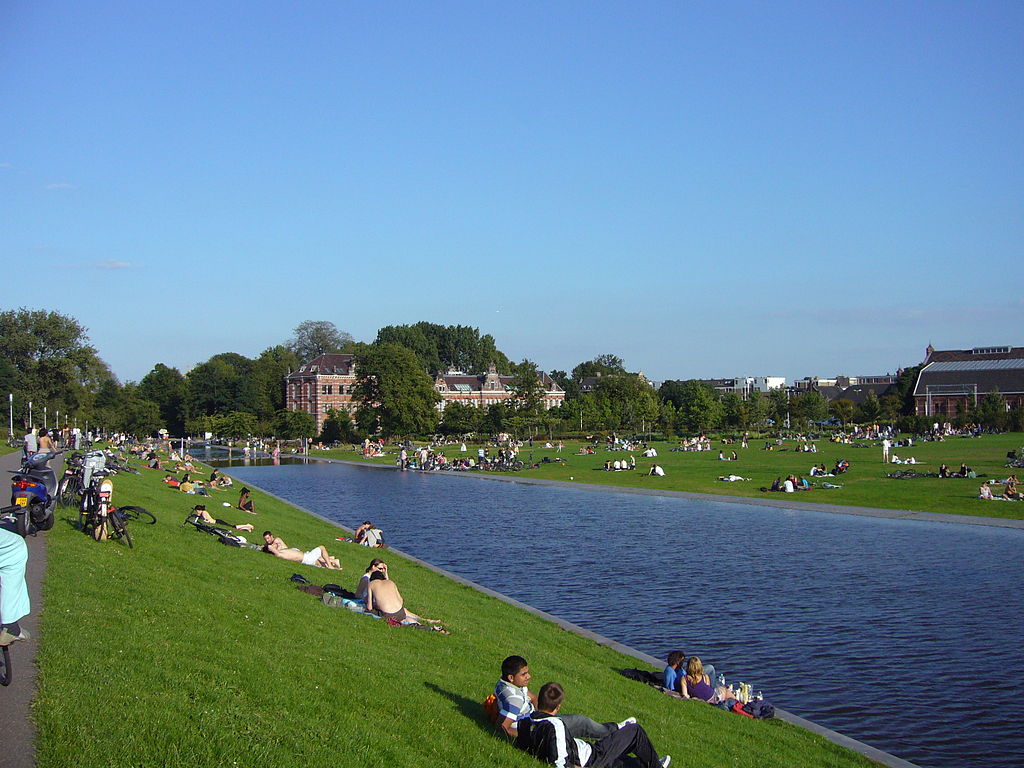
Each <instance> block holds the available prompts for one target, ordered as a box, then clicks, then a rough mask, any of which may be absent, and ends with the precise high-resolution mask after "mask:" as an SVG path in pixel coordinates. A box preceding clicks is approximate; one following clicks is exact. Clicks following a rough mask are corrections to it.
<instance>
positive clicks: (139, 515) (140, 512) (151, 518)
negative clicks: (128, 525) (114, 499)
mask: <svg viewBox="0 0 1024 768" xmlns="http://www.w3.org/2000/svg"><path fill="white" fill-rule="evenodd" d="M117 511H118V512H120V513H121V516H122V517H124V518H125V519H126V520H138V521H139V522H142V523H145V524H146V525H154V524H155V523H156V515H154V514H153V513H152V512H150V511H149V510H148V509H146V508H144V507H118V508H117Z"/></svg>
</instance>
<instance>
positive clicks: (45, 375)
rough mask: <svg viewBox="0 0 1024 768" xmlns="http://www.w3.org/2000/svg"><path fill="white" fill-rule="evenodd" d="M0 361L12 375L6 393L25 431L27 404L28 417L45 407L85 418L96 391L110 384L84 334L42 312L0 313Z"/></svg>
mask: <svg viewBox="0 0 1024 768" xmlns="http://www.w3.org/2000/svg"><path fill="white" fill-rule="evenodd" d="M0 358H3V359H4V360H6V361H7V362H8V363H9V364H10V366H11V368H13V370H14V375H13V377H11V378H12V379H13V386H12V387H11V388H10V389H9V390H8V391H9V392H11V393H12V394H13V395H14V405H15V409H16V412H17V413H18V415H19V417H20V418H21V420H22V422H23V424H25V425H27V422H28V403H29V401H31V402H32V403H33V405H34V408H33V414H35V413H38V414H40V415H41V414H42V413H43V408H44V407H46V408H47V409H48V410H49V412H56V411H61V412H62V413H64V414H69V415H70V414H81V415H82V417H83V418H88V416H89V415H90V409H91V407H92V405H93V399H94V397H95V394H96V392H97V390H98V389H99V387H100V386H101V385H102V384H103V383H104V382H106V381H108V380H114V376H113V374H112V373H111V372H110V370H109V368H108V367H107V365H106V363H104V362H103V361H102V360H101V359H100V357H99V355H98V354H97V353H96V349H95V348H94V347H93V346H92V345H91V344H90V343H89V337H88V335H87V333H86V329H85V328H84V327H83V326H82V325H81V324H79V322H78V321H77V320H75V319H74V318H72V317H68V316H66V315H62V314H60V313H58V312H51V311H47V310H43V309H35V310H33V309H25V308H24V307H23V308H21V309H17V310H9V311H6V312H0ZM8 375H9V376H10V372H8ZM35 421H36V422H37V423H41V422H42V419H41V418H36V419H35Z"/></svg>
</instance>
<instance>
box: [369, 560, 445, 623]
mask: <svg viewBox="0 0 1024 768" xmlns="http://www.w3.org/2000/svg"><path fill="white" fill-rule="evenodd" d="M365 606H366V610H367V611H369V612H370V613H376V614H377V615H378V616H380V617H381V618H382V619H390V620H392V621H397V622H399V623H402V624H419V625H421V626H422V624H423V622H427V623H428V624H433V625H434V626H433V627H424V629H433V630H436V631H438V632H444V633H445V634H447V633H448V631H447V630H446V629H445V628H444V627H442V626H441V620H440V619H428V618H425V617H423V616H417V615H416V614H415V613H413V612H412V611H410V610H408V609H406V607H405V600H403V599H402V593H401V592H399V591H398V585H397V584H395V582H393V581H392V580H391V579H389V578H388V577H387V576H385V575H384V573H383V572H382V571H380V570H376V571H374V572H373V573H371V574H370V583H369V584H368V585H367V587H366V602H365Z"/></svg>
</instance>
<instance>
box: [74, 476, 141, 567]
mask: <svg viewBox="0 0 1024 768" xmlns="http://www.w3.org/2000/svg"><path fill="white" fill-rule="evenodd" d="M109 474H110V472H109V470H106V469H102V470H95V471H94V472H93V473H92V482H91V484H90V485H89V487H88V488H86V489H85V490H84V491H83V492H82V501H81V503H80V504H79V507H78V526H79V528H80V529H81V530H82V531H83V532H85V533H88V534H89V535H90V536H92V537H93V539H95V540H96V541H105V540H107V539H114V540H121V541H123V542H124V543H125V544H127V545H128V547H129V549H131V548H134V542H133V541H132V534H131V532H130V531H129V530H128V523H130V522H131V521H133V520H141V521H142V522H144V523H148V524H149V525H153V524H154V523H156V517H155V516H154V515H153V514H152V513H151V512H149V511H148V510H147V509H145V508H144V507H137V506H124V507H117V506H114V504H113V501H112V498H113V495H114V483H113V481H112V480H111V479H110V477H109Z"/></svg>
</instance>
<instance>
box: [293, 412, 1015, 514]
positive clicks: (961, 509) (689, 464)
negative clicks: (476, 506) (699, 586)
mask: <svg viewBox="0 0 1024 768" xmlns="http://www.w3.org/2000/svg"><path fill="white" fill-rule="evenodd" d="M764 442H765V441H764V440H757V441H752V442H751V443H750V447H749V448H746V449H743V448H741V447H740V444H739V443H738V442H737V443H735V444H732V445H722V444H721V443H720V442H713V443H712V450H711V451H700V452H673V451H671V450H670V449H671V448H672V447H673V446H674V445H676V443H674V442H672V443H669V442H657V443H653V444H652V445H653V446H654V448H655V449H656V450H657V451H658V457H657V459H656V461H657V462H658V464H659V465H661V467H662V468H663V469H664V470H665V477H647V476H645V473H646V471H647V470H649V469H650V467H651V464H652V463H653V461H655V460H654V459H645V458H643V457H641V456H640V455H639V453H636V452H634V454H633V455H634V456H635V457H636V463H637V469H636V470H635V471H631V472H605V471H603V467H604V463H605V461H606V460H609V459H611V460H615V459H623V458H626V459H628V457H629V454H628V453H624V452H622V451H606V450H604V448H599V449H598V451H597V453H596V454H594V455H584V456H581V455H578V454H577V451H578V449H579V448H580V445H581V443H579V442H567V443H566V444H565V448H564V449H563V450H562V452H561V453H556V452H555V450H553V449H545V448H543V447H542V446H543V445H544V441H543V440H541V441H535V442H534V447H533V448H530V447H528V446H524V447H523V449H522V450H521V451H520V454H519V455H520V458H522V459H523V460H524V461H526V462H527V463H529V462H530V458H531V455H532V457H533V461H534V462H541V461H542V459H543V458H544V457H549V458H555V457H556V456H557V457H561V458H562V459H564V460H565V464H564V465H563V464H558V463H552V464H540V466H539V467H537V468H536V469H526V470H523V471H522V472H519V473H516V474H518V475H521V476H523V477H536V478H540V479H545V480H562V481H572V482H578V483H597V484H601V485H609V486H616V487H625V488H658V489H662V490H669V491H687V492H691V493H713V494H722V495H727V496H746V497H753V498H771V499H778V498H779V496H780V494H775V493H772V494H765V493H762V492H761V491H760V490H759V489H760V488H761V487H770V486H771V484H772V481H773V480H775V479H776V478H777V477H782V478H783V479H785V477H786V475H788V474H791V473H792V474H795V475H804V476H805V477H807V478H808V480H810V481H811V482H818V483H820V480H821V479H820V478H812V477H809V473H810V469H811V465H812V464H825V466H826V468H828V469H829V470H830V471H831V469H832V467H833V466H835V463H836V461H837V460H839V459H846V460H847V461H849V462H850V469H849V471H848V472H846V473H845V474H843V475H841V476H839V477H835V478H824V479H825V480H826V481H828V482H830V483H834V484H836V485H842V488H834V489H823V488H820V487H819V488H814V489H812V490H810V491H803V492H800V493H797V494H793V495H789V496H787V498H791V499H795V500H796V501H810V502H816V503H821V504H838V505H846V506H861V507H879V508H882V509H900V510H913V511H920V512H938V513H946V514H958V515H973V516H979V517H1003V518H1010V519H1018V520H1019V519H1024V503H1022V502H1005V501H981V500H980V499H978V498H977V496H978V486H979V485H980V484H981V483H982V482H984V481H985V480H987V479H992V478H999V479H1001V478H1005V477H1006V476H1007V474H1008V473H1009V472H1011V470H1009V469H1006V467H1005V464H1006V454H1007V452H1008V451H1010V450H1017V451H1019V450H1020V448H1021V446H1022V445H1024V434H1022V433H1020V432H1015V433H1008V434H1003V435H984V436H982V437H979V438H962V437H952V438H948V439H947V440H944V441H943V442H927V443H924V442H922V443H916V444H915V445H914V446H912V447H910V448H894V449H893V451H892V452H893V453H895V454H897V455H899V456H900V457H901V458H908V457H910V456H913V457H914V458H916V459H917V460H918V461H919V462H921V463H919V464H916V465H893V464H883V463H882V449H881V447H880V446H876V445H875V444H871V445H870V446H869V447H859V446H857V445H848V444H843V443H831V442H827V441H817V442H816V443H815V444H816V445H817V447H818V452H817V453H801V452H798V451H796V450H795V449H796V447H797V445H798V443H796V442H795V441H792V440H789V441H785V443H784V445H783V446H782V447H783V448H785V449H786V450H773V451H766V450H764V448H763V446H764ZM773 442H774V441H773ZM467 447H468V448H469V452H471V453H473V454H475V452H476V446H467ZM719 449H721V450H722V451H723V452H724V454H725V455H726V456H729V455H730V453H731V452H732V451H736V454H737V456H738V460H737V461H719V459H718V451H719ZM393 450H397V449H393ZM443 451H444V452H445V453H446V454H447V455H448V456H449V457H456V456H461V455H464V454H462V453H461V451H460V450H459V446H458V445H449V446H445V447H444V448H443ZM311 455H314V456H324V457H331V458H339V459H347V460H351V461H367V462H370V463H378V464H393V463H394V461H395V455H394V454H393V453H389V454H388V455H386V456H384V457H381V458H376V459H364V458H363V457H362V456H361V455H360V454H358V453H355V452H353V451H344V450H327V451H313V452H312V453H311ZM943 463H945V464H947V465H948V466H949V468H950V470H951V471H953V472H955V471H957V470H958V469H959V468H960V464H961V463H966V464H968V465H969V466H970V467H971V468H973V469H974V470H976V471H977V472H978V473H979V478H978V479H970V478H941V479H940V478H928V477H923V478H915V479H910V480H895V479H890V478H888V477H886V475H887V474H888V473H890V472H895V471H897V470H909V471H915V472H919V473H922V474H927V473H938V471H939V466H940V465H941V464H943ZM1016 472H1017V474H1018V476H1019V475H1020V474H1021V471H1020V470H1016ZM730 474H735V475H739V476H741V477H748V478H750V480H749V481H746V482H733V483H727V482H721V481H719V480H718V479H717V478H718V477H719V476H724V475H730ZM981 476H984V477H981ZM994 492H995V493H996V494H997V495H998V494H1001V493H1002V487H999V489H998V491H996V490H994Z"/></svg>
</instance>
